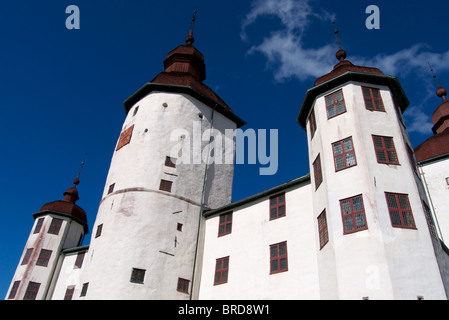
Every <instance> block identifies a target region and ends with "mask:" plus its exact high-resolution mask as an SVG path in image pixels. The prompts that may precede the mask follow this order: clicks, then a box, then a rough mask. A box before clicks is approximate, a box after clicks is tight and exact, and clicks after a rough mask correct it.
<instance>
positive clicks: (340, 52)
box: [333, 21, 347, 61]
mask: <svg viewBox="0 0 449 320" xmlns="http://www.w3.org/2000/svg"><path fill="white" fill-rule="evenodd" d="M333 24H334V25H335V21H334V22H333ZM334 33H335V37H336V38H337V44H338V48H339V50H338V51H337V54H336V57H337V59H338V60H340V61H343V60H345V59H346V55H347V54H346V51H345V50H343V49H342V48H341V42H340V38H339V36H338V33H339V31H338V29H337V28H335V29H334Z"/></svg>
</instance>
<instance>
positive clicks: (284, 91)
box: [0, 0, 449, 298]
mask: <svg viewBox="0 0 449 320" xmlns="http://www.w3.org/2000/svg"><path fill="white" fill-rule="evenodd" d="M72 4H73V5H77V6H78V7H79V9H80V18H81V19H80V22H81V23H80V29H79V30H68V29H67V28H66V27H65V21H66V18H67V17H68V14H66V13H65V10H66V7H67V6H69V5H72ZM371 4H376V5H377V6H378V7H379V9H380V29H379V30H368V29H367V28H366V27H365V20H366V19H367V17H368V14H366V13H365V9H366V7H367V6H368V5H371ZM195 7H196V8H197V10H198V13H197V21H196V25H195V32H194V33H195V40H196V42H195V46H196V47H197V48H198V49H199V50H200V51H201V52H202V53H203V55H204V56H205V62H206V72H207V79H206V81H205V83H206V84H207V85H208V86H209V87H211V88H212V89H214V90H215V91H216V92H217V93H218V94H219V95H220V97H221V98H223V99H224V100H225V101H226V103H227V104H228V105H229V106H230V107H231V108H232V109H233V110H234V112H235V113H236V114H237V115H238V116H240V117H241V118H242V119H244V120H245V121H246V122H247V123H248V124H247V126H246V127H245V128H246V129H248V128H253V129H268V130H269V129H278V130H279V170H278V172H277V174H276V175H273V176H260V175H259V166H257V165H250V166H248V165H237V166H236V169H235V177H234V195H233V198H234V200H239V199H241V198H244V197H246V196H250V195H252V194H255V193H257V192H260V191H263V190H265V189H268V188H270V187H273V186H276V185H278V184H281V183H284V182H287V181H289V180H292V179H294V178H296V177H299V176H302V175H305V174H307V173H308V172H309V167H308V157H307V142H306V134H305V131H304V130H303V129H302V128H301V127H300V126H299V125H298V124H297V123H296V116H297V114H298V111H299V108H300V106H301V103H302V100H303V98H304V95H305V92H306V90H307V89H308V88H310V87H312V86H313V83H314V81H315V79H316V78H317V77H318V76H321V75H323V74H325V73H327V72H329V71H330V70H331V69H332V66H333V65H334V64H336V62H337V61H336V58H335V52H336V51H337V49H338V48H337V45H336V41H335V37H334V34H333V28H334V27H333V25H332V21H333V20H335V21H336V23H337V27H338V28H339V30H340V39H341V42H342V46H343V48H344V49H345V50H346V51H347V52H348V58H347V59H348V60H350V61H351V62H353V63H354V64H362V65H366V66H372V67H378V68H380V69H381V70H382V71H383V72H384V73H385V74H389V75H394V76H397V77H398V78H399V81H400V82H401V84H402V86H403V88H404V91H405V93H406V94H407V96H408V98H409V100H410V107H409V109H408V110H407V112H406V113H405V122H406V125H407V128H408V130H409V133H410V137H411V140H412V143H413V145H414V147H416V146H417V145H419V144H420V143H421V142H423V141H424V140H425V139H427V138H428V137H430V136H431V135H432V132H431V127H432V123H431V115H432V113H433V112H434V110H435V109H436V107H437V106H438V104H439V103H440V99H439V98H437V97H436V96H435V90H436V87H435V82H434V80H433V78H432V75H431V73H430V71H429V67H428V62H430V63H431V64H432V66H433V68H434V69H435V71H436V73H437V75H438V78H439V80H440V83H441V85H443V86H445V85H446V86H447V87H449V43H448V41H447V40H446V39H447V31H448V30H449V19H448V18H447V17H448V14H449V2H448V1H435V0H428V1H426V2H425V4H423V2H422V1H416V0H412V1H407V2H404V1H360V0H357V1H344V2H343V1H331V0H317V1H312V0H310V1H306V0H296V1H294V0H276V1H275V0H259V1H232V0H231V1H211V0H208V1H206V0H194V1H191V0H182V1H180V0H172V1H152V0H134V1H124V0H108V1H106V0H90V1H86V0H71V1H63V0H46V1H39V2H37V1H30V0H23V1H9V0H8V1H4V2H3V3H2V10H1V12H0V30H1V33H0V35H1V36H0V39H1V46H0V68H1V69H0V93H1V94H0V106H1V107H0V112H1V119H2V133H3V139H2V142H3V143H2V157H1V158H0V164H1V168H2V170H1V171H2V173H1V184H0V195H1V199H2V201H1V203H2V213H1V214H2V224H1V226H0V229H1V230H0V249H1V252H2V254H1V256H0V298H3V297H4V296H5V295H6V292H7V290H8V286H9V284H10V281H11V279H12V276H13V274H14V271H15V269H16V267H17V264H18V262H19V259H20V256H21V254H22V251H23V248H24V245H25V243H26V240H27V237H28V235H29V232H30V230H31V227H32V224H33V217H32V214H33V213H35V212H38V211H39V209H40V208H41V206H42V205H44V204H45V203H48V202H51V201H54V200H59V199H62V193H63V192H64V191H65V190H67V189H68V188H69V187H71V186H72V180H73V179H74V178H75V177H76V175H77V173H78V170H79V166H80V163H81V161H82V160H83V157H84V154H85V153H87V154H88V158H87V164H86V165H85V167H84V168H83V172H82V175H81V184H80V185H79V186H78V190H79V193H80V200H79V202H78V204H79V205H80V206H81V207H83V208H84V209H85V210H86V212H87V214H88V219H89V225H90V230H92V225H93V223H94V221H95V215H96V212H97V208H98V204H99V201H100V198H101V195H102V191H103V188H104V183H105V180H106V175H107V172H108V169H109V164H110V160H111V157H112V153H113V149H114V147H115V144H116V142H117V138H118V136H119V134H120V130H121V126H122V122H123V120H124V118H125V113H124V108H123V101H125V100H126V99H127V98H128V97H129V96H130V95H132V94H133V93H134V92H135V91H137V90H138V89H139V88H140V87H142V86H143V85H144V84H145V83H147V82H149V81H151V80H152V79H153V78H154V77H155V76H156V75H157V74H158V73H159V72H161V71H163V64H162V63H163V60H164V59H165V56H166V54H167V53H168V52H169V51H170V50H172V49H174V48H175V47H176V46H178V45H179V44H183V43H184V38H185V37H186V36H187V33H188V30H189V27H190V20H191V16H192V12H193V9H194V8H195ZM89 241H90V234H89V235H88V236H87V237H86V243H88V242H89Z"/></svg>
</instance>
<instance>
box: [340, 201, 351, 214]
mask: <svg viewBox="0 0 449 320" xmlns="http://www.w3.org/2000/svg"><path fill="white" fill-rule="evenodd" d="M341 210H342V211H343V214H344V215H346V214H349V213H351V212H352V209H351V200H345V201H342V202H341Z"/></svg>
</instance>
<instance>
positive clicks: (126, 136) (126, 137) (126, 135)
mask: <svg viewBox="0 0 449 320" xmlns="http://www.w3.org/2000/svg"><path fill="white" fill-rule="evenodd" d="M133 130H134V125H133V126H131V127H129V128H128V129H126V130H125V131H123V132H122V134H121V135H120V139H119V141H118V144H117V148H116V149H115V151H118V150H120V149H121V148H123V147H124V146H126V145H127V144H129V143H130V142H131V138H132V135H133Z"/></svg>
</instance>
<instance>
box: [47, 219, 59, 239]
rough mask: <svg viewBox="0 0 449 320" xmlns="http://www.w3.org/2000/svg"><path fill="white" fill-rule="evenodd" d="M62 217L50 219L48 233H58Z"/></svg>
mask: <svg viewBox="0 0 449 320" xmlns="http://www.w3.org/2000/svg"><path fill="white" fill-rule="evenodd" d="M61 225H62V219H57V218H53V220H51V224H50V228H49V229H48V233H50V234H55V235H58V234H59V230H60V229H61Z"/></svg>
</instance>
